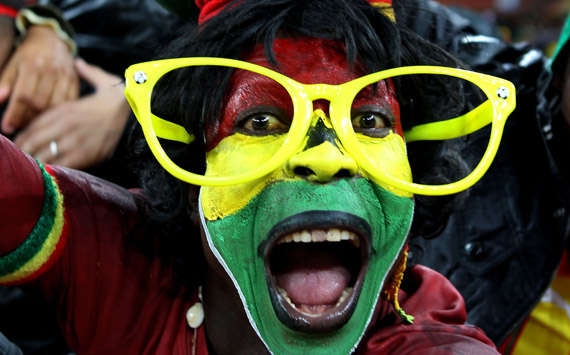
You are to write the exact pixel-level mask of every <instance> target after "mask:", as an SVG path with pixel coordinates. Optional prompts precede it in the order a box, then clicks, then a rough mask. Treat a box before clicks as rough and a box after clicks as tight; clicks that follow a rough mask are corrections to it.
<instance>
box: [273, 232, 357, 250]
mask: <svg viewBox="0 0 570 355" xmlns="http://www.w3.org/2000/svg"><path fill="white" fill-rule="evenodd" d="M341 240H350V241H351V242H352V243H353V244H354V245H355V246H356V247H359V246H360V239H359V238H358V236H357V235H356V234H354V233H352V232H350V231H347V230H344V229H343V230H340V229H337V228H331V229H328V230H322V229H312V230H308V229H304V230H302V231H300V232H295V233H291V234H287V235H285V236H283V237H281V238H279V240H278V241H277V244H281V243H291V242H301V243H311V242H324V241H327V242H340V241H341Z"/></svg>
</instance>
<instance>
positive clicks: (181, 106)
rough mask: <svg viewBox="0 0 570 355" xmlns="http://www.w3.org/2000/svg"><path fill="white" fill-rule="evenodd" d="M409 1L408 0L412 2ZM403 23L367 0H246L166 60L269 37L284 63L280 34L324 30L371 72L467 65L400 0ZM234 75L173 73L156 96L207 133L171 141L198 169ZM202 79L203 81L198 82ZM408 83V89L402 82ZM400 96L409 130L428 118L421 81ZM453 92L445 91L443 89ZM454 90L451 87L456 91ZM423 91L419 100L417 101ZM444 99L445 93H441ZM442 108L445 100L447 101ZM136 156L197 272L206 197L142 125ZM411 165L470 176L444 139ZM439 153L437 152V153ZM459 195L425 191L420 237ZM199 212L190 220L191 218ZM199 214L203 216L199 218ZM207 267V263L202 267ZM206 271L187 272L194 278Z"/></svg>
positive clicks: (183, 32) (245, 48) (418, 219)
mask: <svg viewBox="0 0 570 355" xmlns="http://www.w3.org/2000/svg"><path fill="white" fill-rule="evenodd" d="M402 2H403V1H402ZM393 7H394V11H395V15H396V22H394V21H392V20H390V19H389V18H388V17H386V16H385V15H383V14H382V13H381V12H379V11H378V10H377V9H375V8H374V7H372V6H370V5H369V3H367V2H366V1H365V0H352V1H346V0H312V1H307V0H239V1H234V3H233V4H232V5H229V6H226V8H225V9H224V10H223V11H222V12H220V13H219V14H218V15H217V16H215V17H213V18H212V19H210V20H209V21H206V22H205V23H204V24H203V25H201V26H196V25H189V26H188V27H185V28H181V29H180V30H179V31H177V33H175V34H174V36H173V38H174V39H173V40H172V41H171V42H170V43H169V44H168V46H167V47H166V48H165V49H163V50H161V55H160V57H162V58H175V57H191V56H207V57H225V58H235V59H240V58H242V57H243V55H244V54H245V53H248V52H249V51H250V50H252V49H253V47H254V46H255V45H256V44H259V43H263V44H264V48H265V55H266V57H267V59H268V61H269V62H270V63H272V64H273V65H275V66H277V67H278V65H279V63H278V62H277V61H276V59H275V54H274V53H273V50H272V48H273V46H272V43H273V41H274V40H275V38H278V37H314V38H323V39H328V40H334V41H337V42H338V43H339V44H340V45H341V46H342V47H343V48H344V49H345V53H346V58H347V60H348V62H349V63H351V65H354V64H356V63H358V65H359V66H360V67H362V68H363V69H364V70H365V72H368V73H372V72H376V71H379V70H382V69H387V68H393V67H399V66H407V65H444V66H450V67H461V66H462V65H461V64H460V63H459V62H458V61H457V60H456V59H455V58H454V57H452V56H451V55H449V54H448V53H447V52H445V51H444V50H442V49H440V48H439V47H437V46H436V45H434V44H431V43H429V42H427V41H425V40H424V39H422V38H421V37H419V36H418V35H416V34H415V33H413V32H411V31H410V30H408V29H407V28H405V27H404V26H402V25H400V24H399V23H405V21H400V20H398V19H403V18H404V17H405V16H407V15H406V12H407V11H406V9H405V8H404V7H403V6H400V2H398V1H396V0H394V2H393ZM230 74H231V73H228V72H227V71H219V70H215V71H208V70H205V71H202V72H196V73H195V74H193V75H195V76H196V77H193V78H190V80H189V78H187V77H184V76H181V75H180V76H176V75H174V76H172V78H169V79H171V80H168V81H167V82H166V83H165V84H163V85H165V87H162V88H161V90H160V92H162V93H169V94H168V95H158V96H157V97H153V102H152V107H153V111H156V112H158V113H160V116H161V117H163V118H165V119H167V120H170V121H173V122H176V123H178V124H181V125H183V126H184V127H186V129H187V130H188V131H189V132H192V133H194V134H195V136H196V137H197V139H196V141H195V143H192V144H191V145H184V146H179V145H178V144H177V143H171V144H170V143H167V146H168V147H167V149H168V150H170V152H169V154H170V155H172V156H175V157H176V161H178V162H182V163H181V164H183V165H186V166H187V167H189V168H192V169H193V170H200V169H203V168H204V165H205V143H204V139H203V137H204V132H205V128H206V127H212V126H214V127H215V126H216V125H217V123H218V120H219V116H220V111H221V108H222V104H223V99H224V95H225V87H226V85H227V83H228V81H229V76H230ZM191 83H200V87H199V88H197V87H196V85H195V84H191ZM398 85H399V86H398ZM396 86H397V92H398V100H399V103H400V107H401V117H402V124H403V125H404V129H405V128H406V127H409V126H411V125H414V124H417V123H418V122H417V120H418V119H419V118H421V117H422V115H420V114H414V112H418V111H420V112H421V108H422V107H424V106H423V105H429V104H430V102H429V100H428V99H426V101H425V102H418V97H421V95H419V96H418V95H417V93H412V91H413V90H414V85H413V83H400V84H397V85H396ZM455 89H456V88H453V87H446V86H445V85H442V86H441V90H439V91H438V92H439V93H440V94H441V95H444V96H445V97H448V98H450V99H449V100H448V101H449V102H448V105H447V106H446V105H442V106H444V108H447V109H449V108H450V107H453V106H461V105H462V104H461V97H460V95H459V94H458V92H457V90H455ZM442 90H443V91H442ZM446 93H447V94H446ZM411 97H414V98H415V101H413V100H412V99H411ZM440 98H441V96H440ZM438 104H439V105H441V99H440V100H439V101H438ZM129 145H130V147H131V148H132V154H133V156H132V157H131V159H130V161H132V162H135V164H134V169H135V170H136V172H137V175H138V177H139V179H140V184H141V185H142V187H143V188H144V189H145V190H146V193H147V194H148V196H149V197H150V199H149V200H150V201H151V205H150V206H149V208H150V209H151V210H152V216H153V220H152V221H150V222H149V223H151V224H154V225H155V226H157V227H156V228H155V230H158V231H160V232H161V234H162V235H163V238H164V240H163V242H162V243H161V245H164V246H163V247H162V248H161V249H160V250H161V253H162V254H167V255H169V257H171V258H172V257H174V259H176V260H178V261H179V263H180V264H181V265H182V266H183V268H182V269H183V270H196V269H197V266H196V265H192V263H193V262H202V261H201V250H200V246H199V244H198V243H199V238H198V235H199V229H198V227H197V225H196V223H197V219H196V200H192V201H190V200H189V194H191V193H192V191H194V189H195V188H194V187H191V186H189V185H187V184H185V183H182V182H180V181H178V180H176V179H175V178H174V177H172V176H170V175H169V174H168V173H167V172H165V171H164V170H163V169H162V168H161V167H160V166H159V165H158V163H157V162H156V161H155V159H154V158H153V157H152V155H151V153H150V151H149V149H148V148H147V145H146V142H145V140H144V138H143V136H142V133H141V131H140V129H139V128H138V127H133V130H132V132H131V134H130V143H129ZM408 155H409V159H410V161H411V163H412V164H413V163H414V162H415V163H417V164H421V162H424V161H425V162H427V161H429V162H439V163H438V165H431V164H430V165H426V166H424V167H422V171H420V172H419V173H420V174H419V175H418V172H414V173H415V176H414V179H415V180H418V181H423V182H427V181H429V182H431V183H446V182H449V181H450V180H452V179H456V177H457V176H462V175H464V173H463V171H464V164H463V162H462V160H461V158H460V157H459V155H458V154H457V153H456V152H455V151H454V149H453V146H449V145H446V144H442V145H440V146H437V147H436V148H431V149H426V148H425V147H424V146H422V145H421V144H420V145H418V147H414V144H411V145H409V146H408ZM436 157H437V158H436ZM457 200H458V197H457V196H448V197H435V198H427V197H416V213H415V219H414V224H413V226H412V230H411V237H414V236H420V235H421V236H426V235H429V234H432V233H434V232H435V231H437V230H438V229H439V228H441V227H442V226H443V225H444V223H445V221H446V218H447V215H448V214H449V211H450V210H451V208H453V206H454V203H456V202H457ZM189 217H190V218H189ZM192 221H193V222H192ZM152 245H153V246H154V245H155V244H154V243H153V244H152ZM198 269H199V267H198ZM196 276H197V275H193V276H192V275H185V276H184V279H185V280H186V281H191V280H194V279H195V277H196Z"/></svg>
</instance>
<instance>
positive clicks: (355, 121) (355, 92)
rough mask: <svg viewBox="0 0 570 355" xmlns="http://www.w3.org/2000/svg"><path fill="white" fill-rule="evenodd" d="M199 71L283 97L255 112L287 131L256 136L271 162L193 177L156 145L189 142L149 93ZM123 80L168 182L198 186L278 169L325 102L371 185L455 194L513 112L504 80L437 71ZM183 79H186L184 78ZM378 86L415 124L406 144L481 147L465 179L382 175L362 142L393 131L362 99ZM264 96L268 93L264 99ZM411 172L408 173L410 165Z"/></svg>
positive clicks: (187, 64)
mask: <svg viewBox="0 0 570 355" xmlns="http://www.w3.org/2000/svg"><path fill="white" fill-rule="evenodd" d="M204 68H206V69H208V70H210V69H211V70H213V69H217V70H220V69H223V70H235V69H241V70H245V71H249V72H250V73H254V74H255V75H259V76H260V78H261V79H262V80H261V82H270V85H271V88H273V89H269V90H268V92H271V91H274V90H281V91H283V92H284V93H286V96H287V97H288V100H289V102H288V103H287V105H285V106H289V108H290V109H288V108H287V107H277V109H276V111H279V113H275V112H274V111H275V110H273V109H267V112H262V113H263V115H262V116H263V117H264V118H263V119H264V120H266V121H267V120H276V122H279V124H280V125H282V126H286V127H287V129H286V130H282V131H279V132H277V131H276V132H269V134H267V135H266V136H264V137H259V139H270V140H271V139H273V140H275V139H280V140H281V142H282V144H280V145H279V147H278V148H277V149H275V151H274V152H273V154H272V155H271V159H267V160H266V161H264V162H263V163H262V164H260V165H259V166H257V167H256V168H255V169H253V170H251V171H246V172H240V173H238V174H236V175H233V176H207V175H204V174H203V173H200V172H196V171H188V170H185V169H183V168H181V167H180V166H179V164H176V163H175V162H174V161H173V159H171V157H169V155H168V154H167V150H165V148H164V147H163V145H165V144H168V143H164V142H167V141H176V142H182V143H191V142H192V141H193V140H194V136H193V134H192V133H189V132H187V131H186V130H185V129H184V128H183V127H182V126H180V125H178V124H176V123H173V122H171V121H168V120H165V119H163V118H161V117H159V115H158V114H157V112H153V108H152V105H151V101H152V99H153V97H154V95H155V94H156V92H155V91H157V90H158V89H157V88H158V87H160V85H157V83H159V82H160V81H161V80H168V79H167V78H169V75H172V74H173V73H176V72H181V71H188V70H203V69H204ZM125 76H126V88H125V95H126V97H127V99H128V101H129V103H130V105H131V107H132V109H133V111H134V113H135V115H136V117H137V119H138V121H139V123H140V125H141V126H142V130H143V132H144V135H145V138H146V140H147V142H148V145H149V147H150V149H151V150H152V152H153V154H154V155H155V157H156V159H157V160H158V161H159V163H160V164H161V165H162V166H163V167H164V169H166V170H167V171H168V172H169V173H171V174H172V175H174V176H175V177H177V178H179V179H181V180H183V181H186V182H188V183H191V184H196V185H204V186H221V185H232V184H240V183H244V182H248V181H252V180H254V179H257V178H260V177H262V176H265V175H267V174H269V173H271V172H272V171H274V170H276V169H279V168H281V167H282V166H283V164H284V163H285V162H286V161H287V159H289V158H290V157H292V156H293V155H294V154H295V153H296V152H298V151H299V150H300V149H301V148H302V146H303V144H306V135H307V132H308V130H309V128H310V124H311V117H312V115H313V102H314V101H315V100H327V101H328V102H329V103H330V104H329V115H330V122H331V123H332V128H333V129H334V131H335V133H336V136H337V137H338V140H339V142H338V145H339V146H341V147H342V149H343V150H344V151H345V152H346V153H347V154H349V155H350V156H351V157H352V158H353V159H354V160H355V161H356V163H357V164H358V166H359V167H360V168H361V169H362V170H363V171H365V172H366V174H368V175H370V176H371V177H373V178H374V180H376V181H379V182H381V183H384V184H387V185H389V186H392V187H395V188H397V189H400V190H403V191H407V192H411V193H414V194H422V195H445V194H451V193H456V192H459V191H461V190H464V189H466V188H468V187H470V186H472V185H473V184H474V183H475V182H476V181H478V180H479V179H480V178H481V177H482V176H483V174H484V173H485V171H487V169H488V168H489V165H490V164H491V162H492V160H493V158H494V156H495V154H496V152H497V149H498V146H499V143H500V140H501V135H502V131H503V128H504V124H505V121H506V119H507V117H508V115H509V114H510V113H511V112H512V110H513V109H514V108H515V88H514V86H513V85H512V83H510V82H509V81H506V80H503V79H500V78H497V77H493V76H489V75H485V74H480V73H475V72H470V71H466V70H461V69H454V68H447V67H438V66H409V67H400V68H394V69H388V70H383V71H380V72H376V73H373V74H369V75H366V76H363V77H360V78H357V79H355V80H351V81H349V82H346V83H343V84H340V85H327V84H302V83H299V82H297V81H295V80H293V79H291V78H289V77H287V76H285V75H283V74H280V73H278V72H276V71H274V70H271V69H268V68H266V67H262V66H259V65H255V64H252V63H248V62H244V61H239V60H232V59H225V58H207V57H195V58H176V59H165V60H158V61H152V62H145V63H139V64H135V65H132V66H131V67H129V68H128V69H127V71H126V73H125ZM189 78H192V75H191V74H189ZM189 80H190V79H189ZM386 83H389V84H386ZM203 84H205V83H204V81H203V80H202V82H197V83H191V87H193V88H194V89H195V90H200V89H201V85H203ZM382 85H384V87H386V85H389V86H393V87H395V88H396V91H397V92H398V93H399V95H398V99H399V101H400V108H401V109H402V112H401V121H402V122H404V127H405V122H406V121H407V120H410V121H413V122H420V124H415V125H414V126H412V127H408V128H407V130H406V131H405V132H404V136H405V139H406V142H407V143H411V142H418V143H417V144H425V143H426V142H427V143H429V142H436V143H437V144H454V143H453V142H456V141H458V140H472V141H474V140H476V141H481V140H483V142H484V143H486V142H488V144H486V149H484V151H482V152H481V156H478V157H476V158H472V157H471V156H470V159H468V160H469V161H470V162H471V163H472V169H469V172H468V173H466V174H465V176H460V177H458V178H457V181H454V182H452V183H446V184H443V185H432V184H429V183H418V182H417V181H404V180H401V179H398V178H396V177H394V176H392V175H391V173H390V171H385V170H387V169H382V164H381V159H382V157H376V156H372V155H370V154H369V153H367V150H366V149H365V146H364V145H365V143H364V142H366V144H370V143H371V142H372V143H374V142H381V141H382V139H384V138H385V136H386V134H388V133H389V132H391V131H393V130H394V127H393V126H392V125H393V124H394V122H395V120H396V117H395V116H397V113H395V112H394V111H395V109H394V107H393V106H390V105H388V104H386V105H378V104H376V105H372V106H373V107H372V108H370V106H371V105H367V104H366V103H367V102H368V101H374V100H370V96H373V95H374V93H376V92H377V90H378V86H382ZM275 88H277V89H275ZM268 96H275V95H269V94H268ZM269 100H270V99H269ZM377 101H378V100H376V101H374V102H377ZM280 105H281V106H283V105H282V103H280V104H279V105H278V104H275V105H273V104H272V103H270V104H269V105H268V106H271V107H274V106H280ZM274 108H275V107H274ZM188 110H200V108H193V107H189V108H188ZM288 111H291V114H290V116H292V117H283V116H287V115H286V114H283V112H288ZM412 116H413V117H412ZM412 118H413V119H412ZM489 123H491V124H492V125H491V127H490V128H489V127H485V126H488V124H489ZM258 124H259V123H258ZM370 128H374V130H370ZM238 131H239V130H238ZM370 132H373V133H370ZM383 132H384V133H383ZM236 134H242V133H239V132H237V133H236ZM254 135H255V134H254ZM161 142H162V144H161ZM412 144H416V143H412ZM483 146H485V144H483ZM426 149H429V148H426ZM368 151H369V150H368ZM379 160H380V163H379ZM424 163H425V162H424ZM424 168H425V167H424ZM412 174H414V169H413V167H412Z"/></svg>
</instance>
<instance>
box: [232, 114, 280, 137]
mask: <svg viewBox="0 0 570 355" xmlns="http://www.w3.org/2000/svg"><path fill="white" fill-rule="evenodd" d="M238 128H239V129H240V131H242V132H244V133H246V134H254V135H255V134H258V135H263V134H276V133H283V132H287V130H288V129H289V127H288V126H287V125H286V124H284V123H283V122H282V121H281V120H280V119H279V117H277V116H276V115H274V114H272V113H267V112H264V113H254V114H250V115H248V116H246V117H244V118H242V119H241V120H240V121H239V122H238Z"/></svg>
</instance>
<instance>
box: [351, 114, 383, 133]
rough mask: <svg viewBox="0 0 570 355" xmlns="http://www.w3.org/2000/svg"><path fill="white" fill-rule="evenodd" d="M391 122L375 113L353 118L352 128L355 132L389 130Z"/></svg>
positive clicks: (358, 115)
mask: <svg viewBox="0 0 570 355" xmlns="http://www.w3.org/2000/svg"><path fill="white" fill-rule="evenodd" d="M389 126H390V124H389V120H388V119H386V118H385V117H384V116H382V115H381V114H378V113H374V112H365V113H361V114H357V115H356V116H355V117H353V118H352V127H353V128H354V130H355V131H359V130H370V129H381V128H388V127H389Z"/></svg>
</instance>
